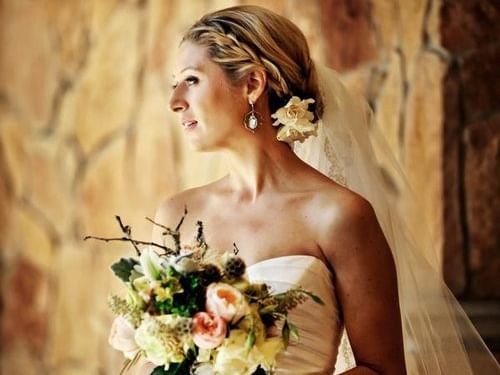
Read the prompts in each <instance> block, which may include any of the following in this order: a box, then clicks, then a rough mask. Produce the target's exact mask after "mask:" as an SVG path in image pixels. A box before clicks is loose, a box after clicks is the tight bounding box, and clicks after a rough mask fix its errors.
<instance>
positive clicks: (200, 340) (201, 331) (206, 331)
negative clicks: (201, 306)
mask: <svg viewBox="0 0 500 375" xmlns="http://www.w3.org/2000/svg"><path fill="white" fill-rule="evenodd" d="M191 333H192V334H193V341H194V343H195V344H196V345H198V347H200V348H202V349H213V348H216V347H218V346H219V345H220V344H221V343H222V341H224V338H225V337H226V333H227V323H226V321H225V320H224V319H222V318H221V317H220V316H218V315H216V314H213V313H210V312H209V313H206V312H198V313H196V314H195V315H194V317H193V327H192V330H191Z"/></svg>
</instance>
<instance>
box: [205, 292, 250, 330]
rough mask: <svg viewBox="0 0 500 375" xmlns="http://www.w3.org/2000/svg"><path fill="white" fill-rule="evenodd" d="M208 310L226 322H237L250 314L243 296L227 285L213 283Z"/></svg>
mask: <svg viewBox="0 0 500 375" xmlns="http://www.w3.org/2000/svg"><path fill="white" fill-rule="evenodd" d="M206 309H207V311H208V312H211V313H213V314H216V315H219V316H221V317H222V318H224V320H225V321H226V322H237V321H238V320H240V319H241V318H242V317H243V316H245V315H247V314H249V313H250V307H249V306H248V303H247V301H246V300H245V297H244V296H243V294H241V292H240V291H239V290H238V289H236V288H234V287H232V286H231V285H229V284H225V283H212V284H210V285H209V286H208V288H207V302H206Z"/></svg>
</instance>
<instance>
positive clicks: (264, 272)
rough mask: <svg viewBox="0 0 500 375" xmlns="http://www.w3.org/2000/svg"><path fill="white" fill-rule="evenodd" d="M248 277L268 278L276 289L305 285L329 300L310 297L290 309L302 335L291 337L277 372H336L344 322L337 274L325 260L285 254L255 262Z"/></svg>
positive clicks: (279, 360) (260, 279)
mask: <svg viewBox="0 0 500 375" xmlns="http://www.w3.org/2000/svg"><path fill="white" fill-rule="evenodd" d="M248 277H249V279H250V281H252V282H265V283H266V284H268V285H270V286H271V288H272V292H276V293H280V292H284V291H286V290H288V289H290V288H293V287H297V286H301V287H302V288H304V289H306V290H308V291H310V292H312V293H314V294H316V295H317V296H318V297H320V298H321V299H322V300H323V302H324V303H325V304H324V305H319V304H317V303H315V302H314V301H312V300H311V299H308V300H307V301H306V302H305V303H303V304H301V305H299V306H298V307H297V308H295V309H294V310H292V311H290V313H289V318H290V321H291V322H292V323H293V324H295V325H296V326H297V327H298V330H299V335H300V338H299V341H298V342H296V341H294V340H291V343H290V345H289V346H288V348H287V350H286V351H285V352H283V353H282V354H281V355H280V356H279V357H278V360H277V368H276V371H275V373H276V374H296V375H306V374H307V375H312V374H316V375H319V374H321V375H325V374H328V375H331V374H333V373H334V371H335V362H336V358H337V352H338V348H339V344H340V339H341V336H342V330H343V324H342V321H341V319H340V315H339V308H338V302H337V298H336V296H335V289H334V285H333V275H332V273H331V272H330V270H329V268H328V267H327V266H326V265H325V263H323V261H321V260H320V259H318V258H316V257H313V256H310V255H289V256H281V257H277V258H271V259H267V260H264V261H261V262H258V263H256V264H253V265H251V266H250V267H248Z"/></svg>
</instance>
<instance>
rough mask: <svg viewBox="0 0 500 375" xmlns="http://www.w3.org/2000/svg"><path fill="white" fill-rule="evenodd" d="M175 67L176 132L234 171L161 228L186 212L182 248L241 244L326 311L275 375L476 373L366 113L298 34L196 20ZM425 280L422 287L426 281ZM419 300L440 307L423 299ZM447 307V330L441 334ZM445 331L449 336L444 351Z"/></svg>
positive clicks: (305, 322) (269, 16) (177, 204)
mask: <svg viewBox="0 0 500 375" xmlns="http://www.w3.org/2000/svg"><path fill="white" fill-rule="evenodd" d="M177 57H178V58H177V65H176V70H175V72H174V85H173V90H172V94H171V97H170V101H169V107H170V109H171V110H172V111H173V112H175V114H176V115H177V119H178V123H177V125H178V126H182V127H183V128H184V134H185V136H186V137H187V138H188V140H189V142H190V144H191V145H192V147H193V148H194V149H196V150H198V151H203V152H219V153H221V154H222V155H223V157H224V160H225V161H226V162H227V163H228V167H229V171H230V172H229V174H228V175H227V176H225V177H223V178H222V179H220V180H217V181H215V182H212V183H210V184H208V185H205V186H201V187H196V188H193V189H189V190H186V191H183V192H181V193H180V194H178V195H175V196H173V197H170V198H168V199H166V200H165V201H164V202H163V203H162V204H161V205H160V207H159V208H158V210H157V215H156V221H157V222H161V223H164V224H165V225H168V226H175V224H176V223H177V221H178V219H179V217H181V216H182V213H183V211H184V207H187V208H188V211H189V214H188V216H187V217H186V222H185V224H184V225H183V226H182V230H183V231H184V233H183V237H184V238H186V237H191V236H193V237H194V235H195V233H194V231H195V230H196V225H195V222H196V221H197V220H201V221H203V222H204V224H205V234H206V240H207V242H208V243H209V244H210V246H211V247H212V248H215V249H221V250H225V249H231V248H232V244H233V243H236V244H237V246H238V248H239V249H240V253H239V255H240V256H241V257H242V258H243V259H244V260H245V261H246V263H247V264H248V265H250V267H249V270H248V273H249V277H250V278H251V279H253V280H262V281H266V282H268V283H270V284H271V285H272V286H273V288H275V289H276V290H277V291H279V290H280V289H287V288H288V287H290V285H292V284H300V285H301V286H303V287H305V288H307V289H310V290H312V291H313V292H314V293H316V294H318V295H319V296H320V297H322V299H323V300H324V301H326V306H324V307H317V306H311V305H307V304H304V305H302V306H301V307H299V308H298V309H297V311H294V313H293V314H294V316H293V320H294V322H295V323H296V325H298V326H299V331H300V340H299V342H298V343H295V344H294V345H291V346H290V347H289V348H288V349H287V351H286V352H285V353H283V355H282V356H281V357H280V358H279V360H278V364H277V373H283V374H332V373H333V372H334V371H337V372H338V371H340V370H341V369H347V372H346V373H348V374H353V375H354V374H405V373H406V372H408V373H426V374H439V373H457V374H458V373H464V374H466V373H472V369H471V368H472V365H471V364H470V363H469V361H468V359H467V356H466V353H465V352H464V351H463V346H462V342H461V341H460V338H459V335H458V334H457V335H456V340H457V344H456V347H457V348H459V349H460V350H458V349H457V350H455V346H453V345H454V342H452V341H453V337H455V336H454V334H455V331H457V328H455V323H454V322H451V319H452V317H451V314H456V311H458V310H457V309H458V308H456V307H451V308H450V303H454V300H453V299H452V297H450V296H449V295H448V294H446V293H447V290H446V289H443V287H442V284H440V281H439V278H437V277H436V282H435V283H433V281H430V280H431V279H432V280H434V279H433V277H434V276H433V277H431V278H427V277H426V276H425V273H424V274H422V272H421V271H422V270H429V273H430V274H431V275H434V273H433V271H432V269H431V268H430V267H429V268H425V266H421V265H420V263H418V262H421V260H420V258H419V255H418V254H414V253H418V249H415V248H414V247H412V246H411V243H410V240H409V235H407V234H406V233H405V231H404V229H402V228H403V226H402V224H401V223H399V222H398V221H397V220H396V221H395V220H394V217H395V216H394V215H395V214H394V213H391V211H389V208H391V207H392V206H391V204H390V203H387V201H386V199H388V198H389V197H385V196H384V193H383V190H377V189H381V186H382V183H381V178H380V177H379V176H378V175H377V174H376V161H375V160H374V159H373V157H372V156H373V155H372V154H370V153H371V152H372V150H371V145H370V143H369V142H367V141H366V140H367V137H368V135H367V132H368V130H367V129H368V128H367V122H368V121H369V118H368V117H366V115H367V114H368V112H366V111H364V107H363V104H362V102H361V101H359V100H358V101H357V100H354V99H351V97H350V96H349V94H348V93H347V92H346V91H345V90H344V88H343V86H341V84H340V81H339V80H338V79H337V78H336V76H335V74H334V72H332V71H329V70H327V69H324V68H321V67H319V66H315V64H314V63H313V61H312V60H311V57H310V55H309V49H308V46H307V42H306V40H305V37H304V36H303V34H302V33H301V32H300V30H299V29H298V28H297V27H296V26H295V25H294V24H293V23H292V22H291V21H289V20H287V19H286V18H284V17H281V16H279V15H277V14H275V13H273V12H271V11H269V10H266V9H264V8H260V7H255V6H239V7H233V8H228V9H224V10H220V11H217V12H214V13H211V14H208V15H206V16H204V17H203V18H202V19H200V20H199V21H198V22H196V23H195V24H194V25H193V26H192V27H191V28H190V29H189V30H188V31H187V32H186V34H185V35H184V37H183V40H182V42H181V44H180V47H179V50H178V53H177ZM365 141H366V142H365ZM367 155H368V157H367ZM370 155H371V156H370ZM365 177H368V178H369V179H367V178H365ZM153 237H154V240H157V241H158V240H160V241H161V233H159V232H155V233H153ZM403 241H407V242H408V243H405V242H403ZM411 262H416V263H415V264H412V263H411ZM421 263H422V264H423V263H425V262H423V260H422V262H421ZM417 271H418V272H420V273H419V276H418V277H423V278H422V280H426V281H427V282H422V283H421V284H422V285H418V284H419V279H418V277H417V278H415V277H414V276H413V274H412V272H417ZM422 275H423V276H422ZM409 280H410V281H409ZM426 284H429V285H426ZM412 287H413V288H416V287H419V288H421V289H420V292H423V293H420V292H416V291H415V290H414V289H411V288H412ZM398 288H399V290H398ZM443 290H445V292H444V294H443ZM432 293H434V294H432ZM422 294H424V295H425V297H429V298H432V299H433V303H432V306H433V307H428V306H427V305H431V303H430V302H429V303H426V302H425V299H422V300H418V299H414V298H416V297H415V296H419V297H420V298H422ZM450 298H451V300H450V301H451V302H450V301H449V299H450ZM409 300H412V302H409ZM433 309H434V310H433ZM442 309H444V310H443V311H446V312H445V313H444V312H443V314H444V315H445V316H446V317H447V319H449V320H450V323H449V324H448V323H447V322H446V321H445V322H444V323H443V322H442V320H440V323H439V324H440V326H441V327H444V328H442V329H443V330H436V329H435V328H436V327H437V326H430V324H433V323H432V319H433V317H434V315H435V314H434V313H436V312H441V310H442ZM436 318H437V319H439V317H436ZM437 319H436V320H437ZM434 324H435V322H434ZM450 327H452V328H450ZM467 327H468V326H467ZM446 329H448V331H446ZM450 330H451V331H450ZM443 332H445V333H447V334H448V333H449V334H450V335H451V336H453V337H451V336H450V337H446V344H443V343H441V342H440V337H436V334H438V335H439V334H441V333H443ZM343 333H345V336H346V337H344V339H342V340H341V338H342V337H343ZM433 335H434V336H433ZM472 337H473V338H474V339H476V340H478V339H477V338H476V336H474V335H473V336H472ZM347 338H348V339H347ZM441 341H445V340H441ZM478 341H480V340H478ZM349 344H350V346H349ZM447 348H449V350H450V354H449V356H448V351H447ZM451 351H452V353H451ZM486 353H487V352H486ZM336 363H337V368H336ZM492 366H494V364H493V365H492ZM492 368H493V367H492Z"/></svg>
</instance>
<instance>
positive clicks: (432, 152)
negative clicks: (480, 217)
mask: <svg viewBox="0 0 500 375" xmlns="http://www.w3.org/2000/svg"><path fill="white" fill-rule="evenodd" d="M416 66H417V67H418V69H417V70H416V71H415V77H414V80H413V82H412V86H411V87H410V91H409V96H408V102H407V108H406V118H407V122H406V127H405V138H404V140H405V149H404V151H405V153H404V166H405V169H406V173H407V176H408V181H409V183H410V186H411V188H412V189H413V192H409V191H407V193H408V194H406V197H405V206H406V207H407V209H408V211H407V212H408V217H407V218H408V221H409V223H410V228H412V230H413V231H414V234H415V238H416V239H417V240H418V241H419V242H420V243H421V244H422V246H423V247H424V248H425V249H426V250H427V251H428V253H427V256H428V257H429V259H438V260H439V263H438V264H440V262H441V253H442V243H443V239H442V233H443V222H442V220H443V203H442V184H443V181H442V171H441V162H442V138H441V137H442V126H443V118H442V107H443V100H442V86H441V82H442V78H443V74H444V70H445V68H446V66H445V64H444V63H443V62H442V61H441V60H440V59H439V58H438V57H437V56H435V55H432V54H430V53H423V54H421V55H420V56H419V59H418V61H416ZM434 264H435V263H434Z"/></svg>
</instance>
